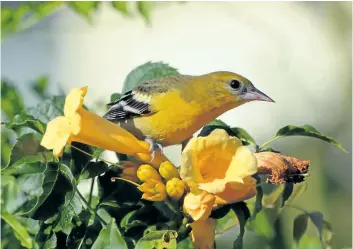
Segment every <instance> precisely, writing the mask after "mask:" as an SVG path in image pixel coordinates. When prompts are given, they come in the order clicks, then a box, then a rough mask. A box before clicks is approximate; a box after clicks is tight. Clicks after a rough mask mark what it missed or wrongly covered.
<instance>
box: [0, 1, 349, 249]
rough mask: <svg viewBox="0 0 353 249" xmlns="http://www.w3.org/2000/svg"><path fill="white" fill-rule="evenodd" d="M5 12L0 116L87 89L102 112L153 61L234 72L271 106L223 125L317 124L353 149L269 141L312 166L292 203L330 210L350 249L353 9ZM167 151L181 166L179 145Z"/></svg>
mask: <svg viewBox="0 0 353 249" xmlns="http://www.w3.org/2000/svg"><path fill="white" fill-rule="evenodd" d="M1 4H2V7H1V8H2V19H1V25H2V44H1V78H2V80H3V82H6V83H7V84H6V85H5V84H2V87H1V90H2V93H1V96H2V101H1V104H2V120H7V119H11V118H12V115H13V114H14V112H16V111H17V110H19V109H21V108H23V106H24V105H26V106H31V105H34V104H37V103H38V102H40V101H41V100H42V99H43V98H45V97H46V96H48V95H52V94H62V93H67V92H68V91H69V89H71V88H72V87H79V86H84V85H87V86H88V87H89V91H88V96H87V98H86V100H85V101H86V102H85V103H86V104H87V105H88V106H89V107H91V108H94V110H96V111H97V112H98V113H101V114H102V113H103V112H104V104H105V103H107V102H109V98H110V95H111V94H112V93H114V92H119V91H121V88H122V84H123V80H124V78H125V77H126V75H127V74H128V73H129V71H130V70H132V69H133V68H135V67H136V66H138V65H140V64H143V63H145V62H147V61H164V62H166V63H169V64H170V65H171V66H173V67H175V68H177V69H179V71H180V72H181V73H183V74H191V75H197V74H203V73H208V72H211V71H217V70H229V71H235V72H237V73H240V74H243V75H244V76H246V77H247V78H249V79H251V80H252V81H253V82H254V84H255V85H256V86H257V87H258V88H259V89H261V90H262V91H264V92H265V93H266V94H267V95H269V96H270V97H271V98H273V99H274V100H275V101H276V104H268V103H251V104H247V105H244V106H242V107H240V108H237V109H236V110H232V111H229V112H228V113H226V114H224V115H223V116H222V117H221V119H222V120H223V121H225V122H227V123H228V124H230V125H232V126H238V127H242V128H245V129H246V130H247V131H248V132H249V133H250V134H252V135H253V137H254V138H255V139H256V140H257V141H258V143H260V144H261V143H262V142H264V141H266V140H267V139H269V138H270V137H272V136H273V135H274V134H275V132H276V131H277V130H278V129H279V128H280V127H282V126H285V125H287V124H293V125H301V124H310V125H313V126H314V127H316V128H317V129H318V130H319V131H321V132H323V133H324V134H326V135H329V136H332V137H334V138H336V139H337V140H338V141H340V142H341V143H342V144H343V146H344V147H345V148H346V149H347V150H348V152H349V153H348V154H345V153H342V152H341V151H339V150H338V149H337V148H335V147H333V146H330V145H329V144H325V143H322V142H319V141H317V140H312V139H310V138H292V139H289V140H285V139H284V140H282V141H278V142H275V143H274V147H275V148H277V149H279V150H281V152H283V153H286V154H288V155H291V156H294V157H297V158H301V159H308V160H311V163H312V164H311V176H310V177H309V178H307V185H308V187H307V190H306V192H305V193H304V194H303V195H302V196H301V197H300V198H299V199H298V200H297V202H296V203H295V204H296V206H300V207H303V208H305V209H307V210H318V211H321V212H323V214H324V215H325V219H326V220H328V221H330V222H331V223H332V227H333V231H334V237H333V248H344V247H351V246H352V154H351V152H352V144H351V138H352V123H351V122H352V3H351V2H276V3H275V2H271V3H270V2H218V3H216V2H158V3H153V2H138V3H121V2H120V3H116V2H115V3H110V2H104V3H101V2H91V3H87V4H86V5H85V6H84V7H82V5H76V4H75V2H71V3H70V4H68V3H60V2H51V3H47V4H40V3H31V4H30V3H27V2H1ZM12 86H14V87H16V89H18V91H19V94H20V95H21V96H22V98H23V103H20V102H18V101H17V98H16V96H14V92H13V91H12V90H11V89H12V88H11V87H12ZM1 139H2V148H1V150H2V159H1V160H2V163H4V161H6V158H4V155H5V154H6V150H7V149H8V147H7V146H6V145H7V144H11V143H13V142H14V141H13V139H11V136H10V135H7V133H5V132H4V131H3V130H2V138H1ZM166 152H167V155H168V156H170V158H171V159H172V160H173V161H174V162H175V163H177V164H178V163H179V161H180V158H179V157H180V148H179V147H178V146H174V147H170V148H167V149H166ZM107 156H109V155H107ZM82 188H83V191H85V187H84V186H83V187H82ZM87 189H88V187H87ZM87 191H88V190H87ZM297 214H298V211H296V210H292V209H285V211H284V213H283V216H282V217H281V222H280V224H279V225H278V226H279V229H280V230H281V231H282V233H281V234H282V237H281V238H282V241H278V246H277V247H278V248H284V247H285V248H290V246H291V244H292V241H291V236H292V228H293V219H294V217H295V216H296V215H297ZM309 228H310V229H309V230H308V235H309V236H315V235H316V232H315V229H314V228H313V227H309ZM283 238H288V239H284V240H283ZM233 240H234V234H231V233H227V234H225V235H224V236H223V237H222V238H220V242H219V245H220V248H227V247H226V246H225V245H227V244H229V242H228V243H227V241H233ZM249 248H251V247H249Z"/></svg>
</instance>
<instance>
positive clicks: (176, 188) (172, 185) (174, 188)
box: [166, 178, 185, 201]
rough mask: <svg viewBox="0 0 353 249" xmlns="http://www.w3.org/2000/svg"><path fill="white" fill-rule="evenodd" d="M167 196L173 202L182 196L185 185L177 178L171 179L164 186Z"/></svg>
mask: <svg viewBox="0 0 353 249" xmlns="http://www.w3.org/2000/svg"><path fill="white" fill-rule="evenodd" d="M166 189H167V194H168V195H169V196H170V197H171V198H172V199H173V200H175V201H177V200H179V199H180V198H181V197H182V195H183V194H184V190H185V183H184V182H183V181H182V180H180V179H179V178H172V179H170V180H169V181H168V182H167V184H166Z"/></svg>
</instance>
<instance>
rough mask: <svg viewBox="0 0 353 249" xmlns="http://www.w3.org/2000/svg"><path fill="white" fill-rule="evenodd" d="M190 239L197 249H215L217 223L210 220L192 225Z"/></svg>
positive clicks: (195, 222)
mask: <svg viewBox="0 0 353 249" xmlns="http://www.w3.org/2000/svg"><path fill="white" fill-rule="evenodd" d="M191 228H192V230H191V233H190V237H191V240H192V242H193V243H194V245H195V247H196V249H213V248H214V237H215V229H216V221H215V220H214V219H211V218H208V219H206V220H199V221H194V222H193V223H191Z"/></svg>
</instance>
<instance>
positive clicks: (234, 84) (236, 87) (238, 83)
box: [229, 80, 241, 90]
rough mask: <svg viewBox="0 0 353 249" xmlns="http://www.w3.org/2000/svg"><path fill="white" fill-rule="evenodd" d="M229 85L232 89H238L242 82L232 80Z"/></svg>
mask: <svg viewBox="0 0 353 249" xmlns="http://www.w3.org/2000/svg"><path fill="white" fill-rule="evenodd" d="M229 85H230V87H231V88H232V89H235V90H238V89H239V88H240V85H241V84H240V82H239V81H238V80H231V81H230V82H229Z"/></svg>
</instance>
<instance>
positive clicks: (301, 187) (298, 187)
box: [282, 182, 308, 204]
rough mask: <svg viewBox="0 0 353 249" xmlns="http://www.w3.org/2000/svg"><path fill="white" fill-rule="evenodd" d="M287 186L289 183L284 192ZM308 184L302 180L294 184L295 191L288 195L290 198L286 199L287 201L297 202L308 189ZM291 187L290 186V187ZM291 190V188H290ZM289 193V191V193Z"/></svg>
mask: <svg viewBox="0 0 353 249" xmlns="http://www.w3.org/2000/svg"><path fill="white" fill-rule="evenodd" d="M286 186H287V183H286V185H285V188H284V192H285V191H286ZM307 187H308V185H307V183H306V182H301V183H297V184H295V185H294V186H293V191H292V193H291V194H290V196H288V198H287V199H286V203H287V204H291V203H294V202H296V200H297V199H298V198H299V197H300V196H301V195H302V194H303V193H304V192H305V191H306V189H307ZM289 188H290V187H289ZM289 190H290V189H289ZM284 192H283V195H282V197H283V201H284V197H285V196H284ZM287 194H289V192H288V193H287Z"/></svg>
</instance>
